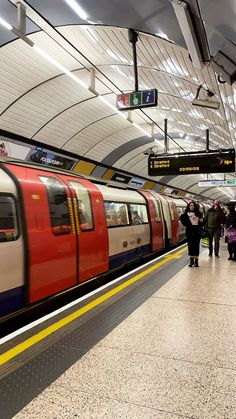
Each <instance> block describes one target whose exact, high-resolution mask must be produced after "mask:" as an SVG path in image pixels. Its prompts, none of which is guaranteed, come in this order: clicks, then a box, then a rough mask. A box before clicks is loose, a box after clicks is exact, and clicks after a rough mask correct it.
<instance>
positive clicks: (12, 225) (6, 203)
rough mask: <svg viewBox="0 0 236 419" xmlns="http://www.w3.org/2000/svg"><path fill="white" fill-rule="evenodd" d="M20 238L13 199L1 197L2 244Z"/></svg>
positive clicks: (0, 230)
mask: <svg viewBox="0 0 236 419" xmlns="http://www.w3.org/2000/svg"><path fill="white" fill-rule="evenodd" d="M17 238H18V226H17V216H16V205H15V200H14V198H13V197H11V196H8V195H2V194H1V195H0V243H1V242H9V241H13V240H16V239H17Z"/></svg>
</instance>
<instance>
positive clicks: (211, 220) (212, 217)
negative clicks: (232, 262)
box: [206, 199, 225, 257]
mask: <svg viewBox="0 0 236 419" xmlns="http://www.w3.org/2000/svg"><path fill="white" fill-rule="evenodd" d="M224 219H225V216H224V211H223V209H222V208H221V206H220V201H218V199H216V200H215V201H214V202H213V205H212V207H211V208H209V210H208V211H207V213H206V229H207V231H208V234H209V256H212V253H213V240H214V252H215V256H216V257H219V248H220V236H221V226H222V224H223V223H224Z"/></svg>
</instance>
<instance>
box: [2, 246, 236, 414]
mask: <svg viewBox="0 0 236 419" xmlns="http://www.w3.org/2000/svg"><path fill="white" fill-rule="evenodd" d="M227 257H228V255H227V250H226V249H225V248H223V247H222V248H221V255H220V259H215V258H214V257H213V258H209V257H208V252H207V251H206V250H205V251H204V252H203V253H202V254H201V258H200V267H199V268H198V269H197V268H189V267H187V266H186V267H185V268H183V269H182V270H180V271H179V272H178V273H177V274H176V275H175V276H174V277H173V278H172V279H171V280H169V281H168V282H167V283H166V284H165V285H164V286H162V287H161V288H160V289H159V290H158V291H157V292H156V293H155V294H153V296H152V297H151V298H150V299H149V300H147V301H146V302H145V303H144V304H142V305H141V306H140V307H139V308H138V309H136V310H135V311H134V312H133V313H132V314H131V315H130V316H129V317H128V318H127V319H126V320H124V321H123V322H122V323H120V324H119V325H118V326H117V327H116V328H115V329H114V330H113V331H112V332H111V333H110V334H108V335H107V336H106V337H105V338H103V339H102V340H101V341H100V342H99V343H98V344H96V345H95V346H94V347H93V348H92V349H91V350H90V351H88V352H87V353H86V354H85V355H84V356H83V357H82V358H81V359H80V360H79V361H78V362H76V363H75V364H74V365H73V366H71V367H70V368H69V369H68V370H67V371H66V372H65V373H64V374H63V375H62V376H60V377H59V378H58V379H57V380H56V381H55V382H54V383H53V384H52V385H50V386H49V387H48V388H47V389H46V390H45V391H43V392H42V393H41V394H40V395H39V396H38V397H37V398H36V399H34V400H33V401H32V402H31V403H29V404H28V405H27V406H26V407H25V408H24V409H23V410H22V411H21V412H19V413H18V414H17V415H16V416H14V418H15V419H36V418H40V419H64V418H68V419H73V418H80V419H87V418H88V419H92V418H94V419H95V418H96V419H100V418H109V419H116V418H124V419H126V418H131V419H132V418H145V419H148V418H150V419H151V418H160V419H164V418H165V419H177V418H195V419H197V418H199V419H213V418H217V419H236V262H233V261H228V260H227ZM173 263H175V262H174V261H173ZM0 416H1V415H0Z"/></svg>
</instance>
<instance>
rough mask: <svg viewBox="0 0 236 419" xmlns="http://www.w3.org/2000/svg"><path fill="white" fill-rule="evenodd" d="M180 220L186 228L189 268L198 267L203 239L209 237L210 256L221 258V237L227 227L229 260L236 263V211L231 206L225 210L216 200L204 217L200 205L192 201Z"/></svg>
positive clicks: (226, 236)
mask: <svg viewBox="0 0 236 419" xmlns="http://www.w3.org/2000/svg"><path fill="white" fill-rule="evenodd" d="M180 220H181V222H182V224H183V225H184V226H185V227H186V237H187V243H188V252H189V256H190V261H189V267H192V266H195V267H198V266H199V264H198V258H199V250H200V241H201V238H202V237H203V236H204V237H206V236H207V237H208V243H209V256H210V257H212V255H213V253H214V255H215V257H216V258H219V249H220V237H221V236H222V230H224V227H225V241H226V242H227V243H228V251H229V258H228V260H234V261H236V209H235V205H233V204H232V205H230V206H228V208H226V209H223V208H222V207H221V205H220V201H218V200H215V201H214V202H213V205H212V206H211V208H209V209H208V211H207V212H206V215H205V217H204V215H203V213H202V212H201V211H200V209H199V205H198V204H197V203H196V202H194V201H191V202H189V203H188V205H187V207H186V209H185V212H184V213H183V214H181V216H180Z"/></svg>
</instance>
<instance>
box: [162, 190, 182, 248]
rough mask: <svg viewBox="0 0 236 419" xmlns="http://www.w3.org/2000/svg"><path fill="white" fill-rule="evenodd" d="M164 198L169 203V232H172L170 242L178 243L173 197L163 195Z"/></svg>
mask: <svg viewBox="0 0 236 419" xmlns="http://www.w3.org/2000/svg"><path fill="white" fill-rule="evenodd" d="M165 199H166V201H167V202H168V205H169V211H170V219H171V232H172V238H171V244H172V245H174V244H176V243H178V241H179V222H178V214H177V209H176V204H175V202H174V200H173V198H171V197H169V196H165Z"/></svg>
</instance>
